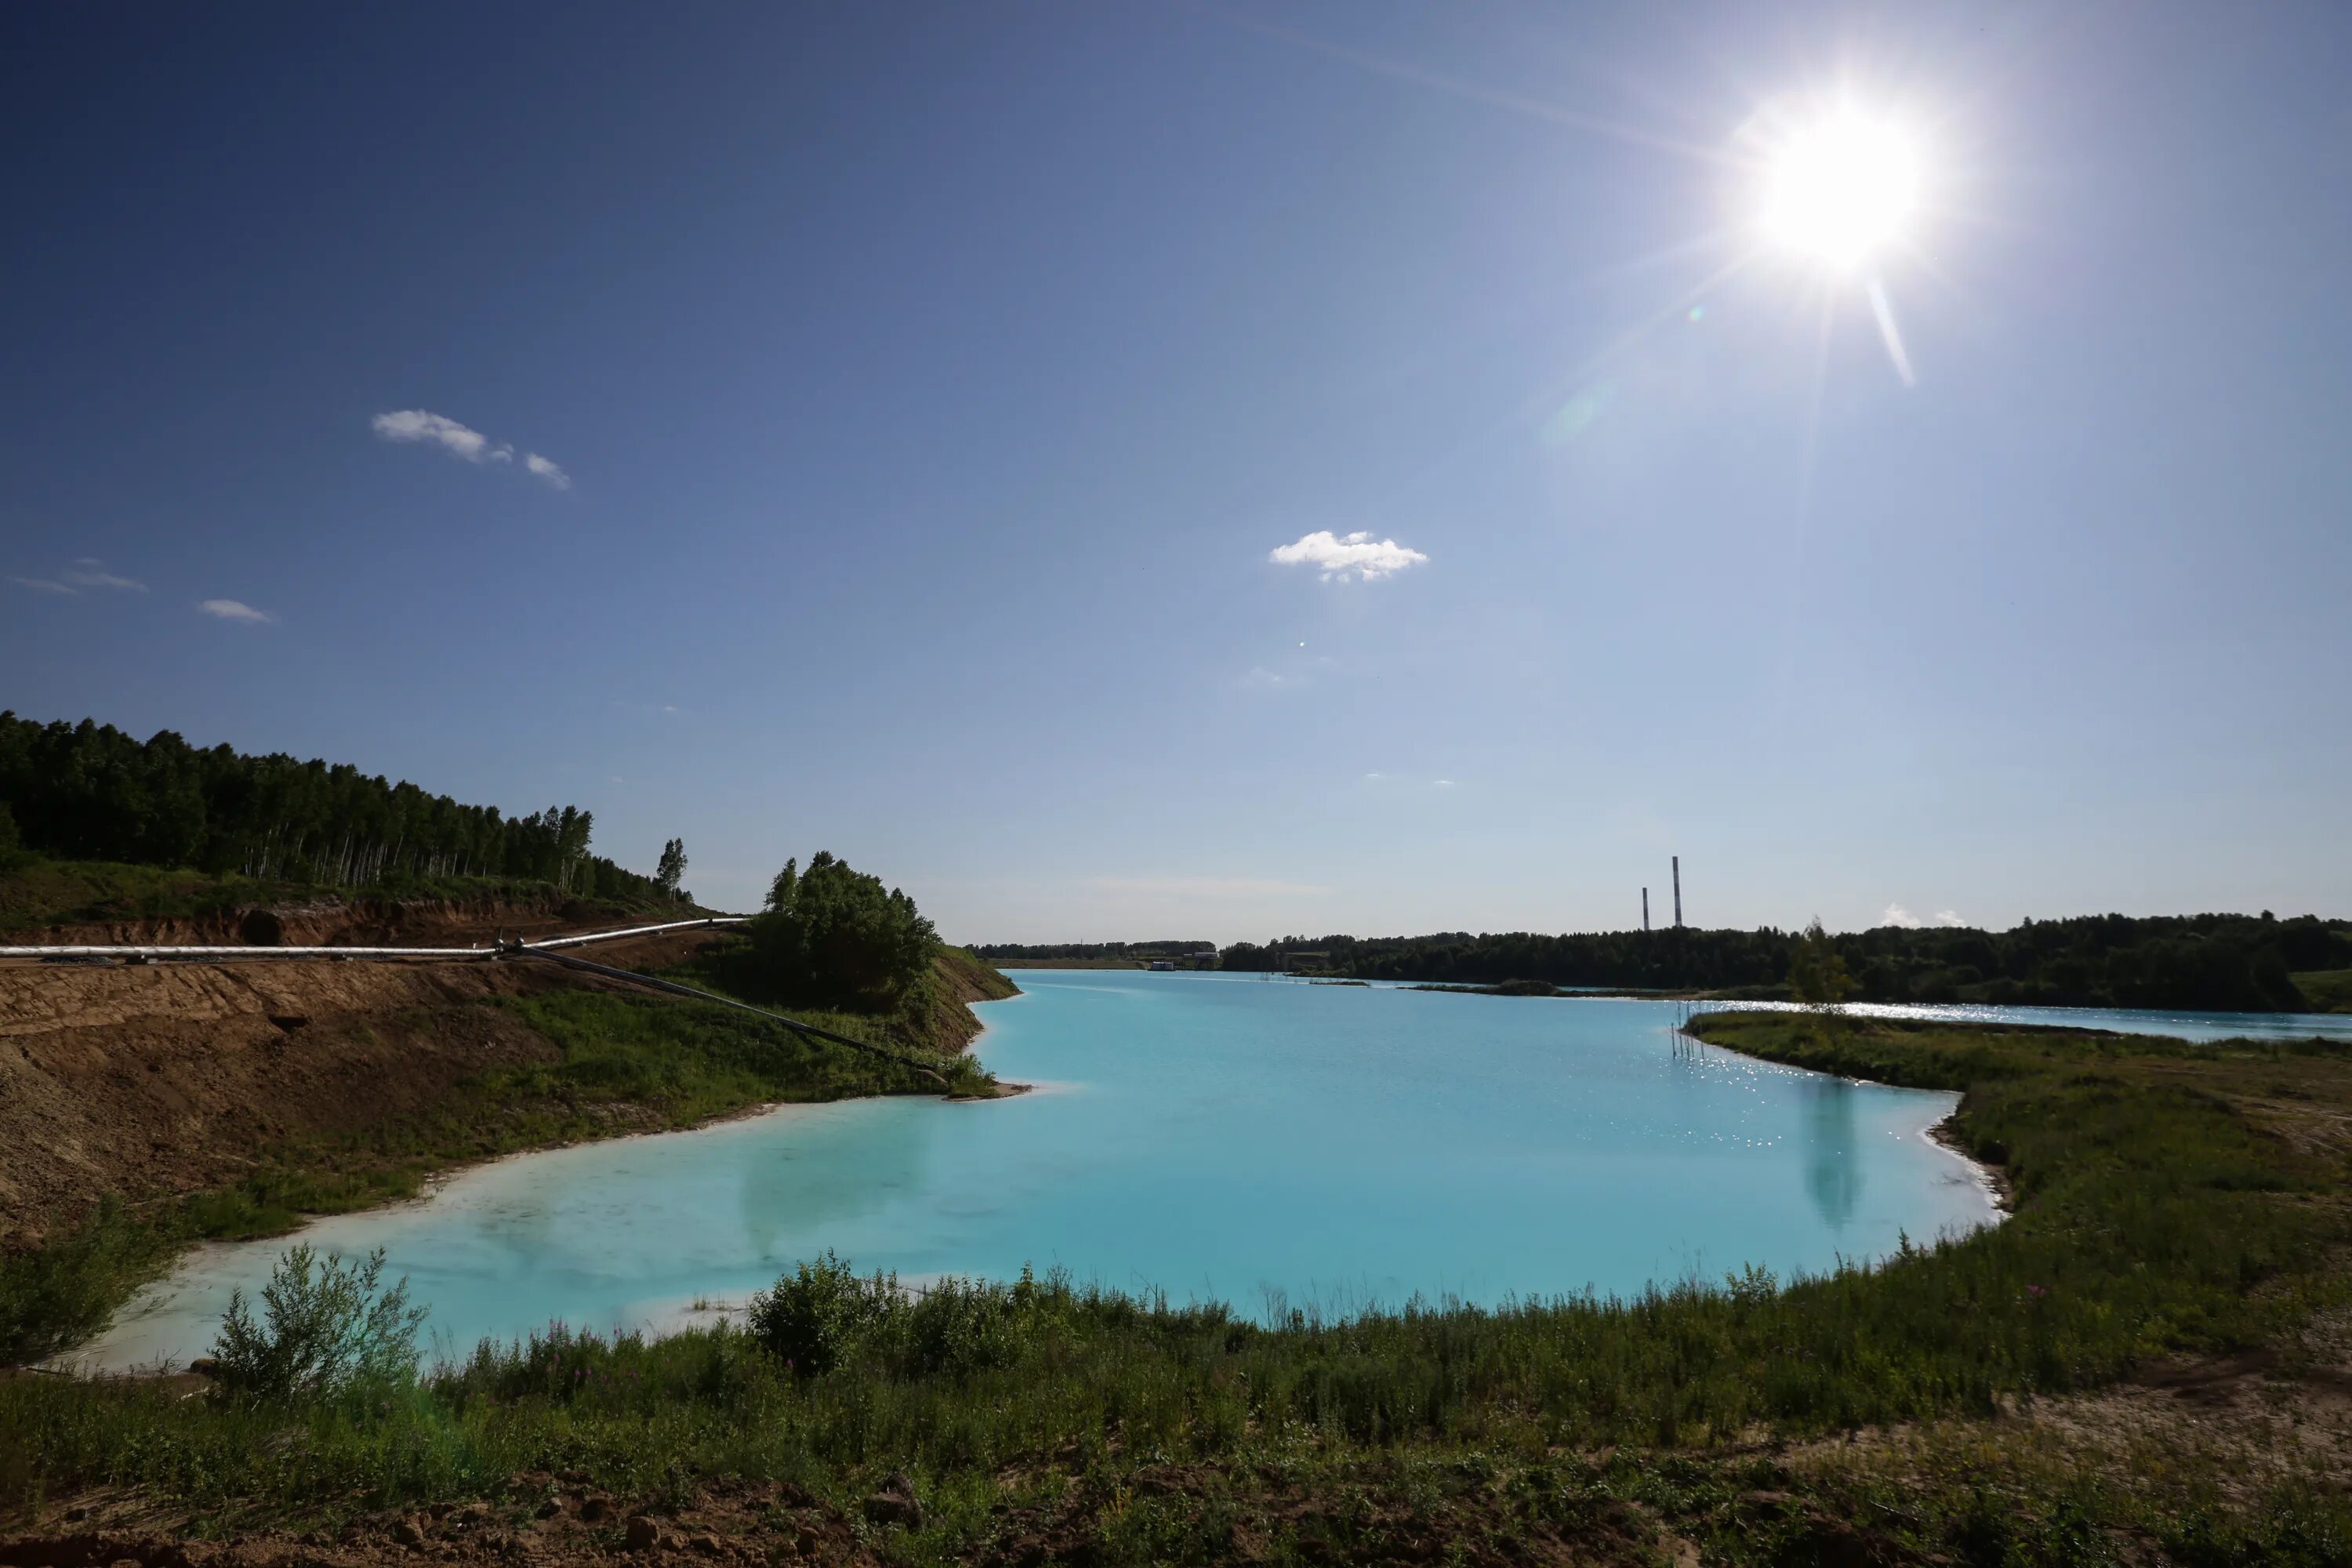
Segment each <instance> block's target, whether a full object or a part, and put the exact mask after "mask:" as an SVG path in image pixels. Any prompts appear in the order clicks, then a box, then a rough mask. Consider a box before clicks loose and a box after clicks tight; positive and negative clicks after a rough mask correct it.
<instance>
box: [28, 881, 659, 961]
mask: <svg viewBox="0 0 2352 1568" xmlns="http://www.w3.org/2000/svg"><path fill="white" fill-rule="evenodd" d="M655 923H657V921H656V917H653V916H636V917H632V916H630V915H629V914H627V913H626V912H625V911H621V910H614V909H608V908H600V907H598V906H596V905H593V904H588V903H583V902H582V901H580V900H575V899H566V898H562V897H561V896H559V895H555V894H550V895H548V896H547V897H545V898H542V899H531V900H515V899H510V898H509V899H500V898H488V897H485V898H479V899H327V900H318V901H315V902H310V903H289V904H272V905H269V906H268V908H266V909H238V910H220V911H217V912H215V913H213V914H206V915H193V916H174V917H170V918H165V919H153V920H131V921H102V922H100V923H97V924H82V925H49V926H42V927H39V928H37V929H33V930H14V931H9V932H8V933H7V937H6V940H7V942H10V943H13V944H16V945H18V946H35V945H38V946H45V947H56V946H62V945H70V944H90V945H121V944H128V943H143V942H162V943H170V944H173V945H179V946H215V945H219V944H223V943H236V944H238V945H243V946H259V947H281V946H282V947H405V946H412V945H414V946H430V947H440V946H463V945H465V944H467V943H468V942H478V943H481V944H483V945H485V946H487V945H488V944H489V943H490V942H492V941H494V940H495V939H496V938H497V937H498V936H499V934H500V933H501V932H503V933H504V934H506V935H508V936H520V937H524V938H536V937H545V936H554V935H558V934H561V933H563V932H567V931H610V930H613V929H614V928H616V927H620V926H628V925H651V924H655ZM605 951H611V950H609V949H608V950H605Z"/></svg>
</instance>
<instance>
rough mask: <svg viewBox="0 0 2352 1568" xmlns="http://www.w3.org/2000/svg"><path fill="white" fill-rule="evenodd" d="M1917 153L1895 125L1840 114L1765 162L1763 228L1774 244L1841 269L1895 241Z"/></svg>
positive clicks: (1909, 199)
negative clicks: (1766, 163)
mask: <svg viewBox="0 0 2352 1568" xmlns="http://www.w3.org/2000/svg"><path fill="white" fill-rule="evenodd" d="M1919 184H1920V168H1919V156H1918V152H1917V150H1916V148H1915V147H1914V146H1913V144H1912V142H1911V140H1910V138H1909V137H1908V136H1906V135H1905V134H1904V132H1902V131H1901V130H1900V129H1899V128H1898V127H1896V126H1895V125H1892V124H1890V123H1888V122H1887V121H1883V120H1878V119H1874V118H1873V117H1871V116H1869V115H1867V114H1864V113H1863V112H1862V111H1860V110H1854V109H1851V108H1848V109H1841V110H1838V111H1837V112H1835V113H1833V114H1832V115H1830V116H1829V117H1828V118H1826V119H1824V120H1822V121H1819V122H1818V123H1816V124H1813V125H1811V126H1808V127H1805V128H1803V129H1801V130H1800V131H1798V132H1795V133H1794V134H1792V135H1791V136H1790V137H1789V139H1788V140H1787V141H1786V142H1782V143H1781V144H1780V146H1779V147H1778V148H1777V149H1775V150H1774V151H1773V153H1772V154H1771V155H1770V158H1769V163H1768V165H1767V169H1766V174H1765V185H1764V204H1763V226H1764V232H1765V234H1766V235H1767V236H1768V237H1770V238H1771V239H1772V240H1774V241H1775V242H1776V243H1778V244H1780V245H1781V246H1784V247H1788V248H1789V249H1790V250H1793V251H1796V252H1798V253H1799V254H1801V255H1804V256H1809V257H1811V258H1814V259H1815V260H1818V261H1821V262H1823V263H1826V264H1827V265H1829V266H1831V267H1832V268H1838V269H1840V270H1844V269H1848V268H1855V267H1859V266H1861V265H1862V264H1863V263H1864V262H1866V261H1868V260H1870V259H1871V258H1873V257H1874V256H1876V255H1877V254H1878V253H1879V252H1880V251H1882V250H1884V249H1885V247H1887V246H1888V245H1889V244H1891V243H1893V242H1894V241H1895V240H1897V239H1899V238H1901V237H1902V235H1903V231H1904V226H1905V224H1906V221H1907V220H1908V219H1909V218H1910V216H1911V215H1912V213H1913V212H1914V211H1915V210H1916V208H1917V206H1918V205H1919Z"/></svg>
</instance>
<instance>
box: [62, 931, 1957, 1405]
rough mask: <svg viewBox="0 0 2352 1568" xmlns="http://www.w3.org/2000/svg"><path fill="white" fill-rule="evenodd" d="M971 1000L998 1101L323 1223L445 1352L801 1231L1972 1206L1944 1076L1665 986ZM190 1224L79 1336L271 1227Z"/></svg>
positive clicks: (1167, 1283)
mask: <svg viewBox="0 0 2352 1568" xmlns="http://www.w3.org/2000/svg"><path fill="white" fill-rule="evenodd" d="M1016 977H1017V978H1018V979H1019V981H1020V983H1021V984H1022V985H1023V987H1024V990H1025V991H1026V992H1027V993H1028V994H1025V995H1024V996H1020V997H1016V998H1014V999H1013V1000H1010V1001H1006V1002H1000V1003H990V1004H987V1005H984V1006H983V1007H982V1016H983V1017H984V1018H985V1019H986V1021H987V1024H988V1033H987V1035H986V1036H985V1037H983V1038H982V1041H981V1043H980V1046H979V1050H980V1052H981V1055H982V1058H983V1059H984V1060H986V1061H987V1063H988V1064H989V1066H990V1067H992V1068H994V1069H995V1070H996V1071H997V1072H998V1073H999V1074H1000V1075H1002V1076H1003V1077H1004V1078H1006V1079H1013V1080H1016V1081H1021V1082H1028V1083H1034V1084H1035V1085H1036V1086H1037V1088H1036V1089H1035V1091H1034V1092H1033V1093H1030V1094H1027V1095H1024V1096H1020V1097H1018V1098H1015V1099H1012V1100H996V1101H991V1102H983V1103H976V1104H948V1103H944V1102H941V1101H940V1100H860V1101H853V1102H849V1103H845V1104H836V1105H824V1106H808V1107H793V1108H788V1109H785V1110H778V1111H774V1112H771V1113H768V1114H765V1115H762V1116H759V1117H755V1118H750V1119H746V1120H743V1121H735V1122H731V1123H728V1124H726V1125H723V1126H720V1127H715V1128H710V1129H706V1130H704V1131H697V1132H688V1133H676V1134H669V1135H666V1136H661V1137H651V1138H634V1139H625V1140H621V1141H618V1142H610V1143H602V1144H593V1145H589V1146H585V1147H581V1148H575V1149H567V1150H561V1151H556V1152H551V1153H545V1154H534V1155H528V1156H523V1157H520V1158H517V1159H512V1160H507V1161H502V1162H500V1163H496V1164H492V1165H488V1166H485V1167H482V1168H480V1169H478V1170H475V1171H472V1172H468V1173H465V1174H463V1175H460V1176H458V1177H457V1178H455V1179H453V1180H451V1181H450V1182H448V1183H446V1184H444V1185H443V1186H441V1187H440V1188H439V1189H437V1190H436V1193H435V1194H433V1195H432V1196H430V1197H428V1198H426V1199H424V1200H421V1201H419V1202H416V1203H412V1204H406V1205H399V1206H397V1207H394V1208H390V1209H383V1210H378V1211H374V1212H373V1213H369V1214H364V1215H345V1216H341V1217H339V1218H336V1219H331V1220H327V1221H323V1222H321V1223H320V1224H318V1225H315V1226H311V1227H310V1230H309V1231H307V1232H306V1233H305V1238H306V1239H308V1240H310V1241H311V1242H312V1243H314V1244H315V1245H317V1246H319V1247H321V1248H322V1249H324V1248H333V1249H337V1250H340V1251H341V1252H343V1253H345V1254H353V1253H358V1252H362V1251H365V1250H366V1249H368V1248H370V1247H377V1246H381V1247H384V1248H386V1249H387V1251H388V1253H389V1255H390V1269H391V1271H392V1272H393V1273H394V1274H405V1275H406V1276H407V1277H408V1279H409V1281H410V1288H411V1289H412V1291H413V1292H414V1294H415V1298H416V1299H417V1300H420V1301H422V1302H424V1303H425V1304H426V1305H428V1306H429V1307H430V1308H431V1309H432V1318H431V1320H430V1325H429V1327H430V1332H431V1333H432V1335H433V1338H434V1341H435V1343H436V1347H437V1348H438V1349H440V1350H441V1351H442V1352H444V1353H450V1352H457V1351H460V1350H463V1349H466V1348H469V1347H470V1346H471V1345H472V1344H473V1342H475V1341H476V1340H478V1338H480V1337H481V1336H484V1335H499V1336H511V1335H516V1334H520V1333H523V1332H526V1331H529V1330H530V1329H532V1328H535V1327H538V1326H540V1325H542V1324H545V1323H547V1322H548V1321H551V1320H555V1319H562V1320H563V1321H567V1322H570V1323H572V1324H574V1325H577V1326H589V1327H595V1328H599V1329H605V1328H613V1327H653V1328H660V1327H666V1326H671V1325H675V1324H677V1323H679V1322H682V1321H692V1320H693V1319H694V1318H695V1316H696V1314H695V1312H694V1311H693V1310H692V1306H693V1303H694V1301H695V1300H696V1298H698V1297H704V1298H709V1299H712V1300H716V1301H719V1302H722V1303H724V1302H740V1300H742V1299H743V1298H744V1297H747V1296H748V1295H749V1294H750V1293H751V1292H752V1291H753V1290H755V1289H759V1288H761V1286H764V1285H766V1284H768V1283H770V1282H771V1281H772V1280H773V1279H775V1277H776V1276H777V1274H778V1273H780V1272H782V1271H783V1270H784V1269H786V1268H789V1267H790V1266H791V1264H792V1263H793V1260H795V1259H797V1258H807V1257H810V1256H812V1255H813V1254H814V1253H816V1252H819V1251H821V1250H823V1249H824V1248H827V1247H831V1248H835V1249H836V1250H838V1251H840V1252H841V1253H842V1254H843V1255H844V1256H845V1257H847V1258H851V1259H853V1260H854V1261H855V1262H856V1264H857V1265H858V1266H859V1267H860V1268H867V1269H871V1268H889V1269H895V1270H897V1271H898V1273H899V1274H900V1275H901V1276H905V1277H909V1278H911V1279H916V1280H920V1279H923V1278H925V1277H935V1276H937V1275H940V1274H944V1273H957V1274H978V1275H985V1276H991V1277H996V1278H1003V1277H1009V1276H1011V1275H1013V1273H1015V1272H1017V1271H1018V1270H1019V1269H1020V1268H1021V1266H1022V1265H1023V1264H1024V1262H1027V1263H1034V1265H1036V1267H1037V1268H1040V1269H1041V1270H1042V1269H1045V1268H1049V1267H1052V1266H1055V1265H1061V1266H1064V1267H1066V1268H1069V1269H1070V1270H1071V1271H1072V1272H1073V1273H1075V1274H1076V1275H1077V1276H1078V1277H1079V1278H1080V1279H1094V1280H1099V1281H1101V1282H1103V1283H1105V1284H1108V1285H1112V1286H1117V1287H1120V1288H1126V1289H1152V1288H1158V1289H1165V1290H1166V1291H1167V1292H1168V1294H1169V1295H1170V1296H1171V1298H1172V1299H1174V1300H1179V1301H1181V1300H1189V1299H1195V1298H1200V1299H1209V1298H1214V1299H1220V1300H1228V1301H1231V1302H1233V1303H1234V1305H1235V1306H1236V1307H1238V1308H1240V1309H1241V1310H1244V1311H1247V1312H1252V1313H1256V1312H1260V1311H1263V1310H1265V1308H1266V1307H1267V1305H1268V1304H1269V1302H1270V1300H1273V1299H1274V1298H1275V1297H1276V1296H1277V1295H1278V1296H1279V1297H1280V1298H1281V1299H1283V1300H1286V1301H1288V1302H1289V1303H1290V1304H1293V1305H1305V1304H1309V1303H1312V1304H1314V1305H1317V1306H1320V1307H1323V1308H1325V1309H1330V1310H1348V1309H1351V1308H1356V1307H1361V1306H1365V1305H1369V1304H1373V1303H1383V1304H1388V1305H1398V1304H1402V1302H1403V1301H1405V1300H1407V1299H1409V1298H1411V1297H1412V1296H1414V1295H1416V1294H1418V1295H1421V1296H1423V1297H1425V1298H1437V1297H1440V1296H1444V1295H1448V1294H1451V1295H1456V1296H1460V1297H1463V1298H1465V1299H1468V1300H1475V1301H1482V1302H1494V1301H1498V1300H1503V1299H1505V1298H1507V1297H1511V1296H1550V1295H1556V1294H1563V1293H1569V1292H1575V1291H1580V1290H1584V1289H1588V1288H1589V1289H1595V1290H1599V1291H1601V1292H1603V1293H1608V1292H1629V1291H1634V1290H1638V1289H1641V1288H1642V1287H1643V1285H1644V1284H1647V1283H1649V1282H1652V1281H1672V1280H1675V1279H1683V1278H1685V1277H1690V1276H1697V1277H1700V1278H1706V1279H1717V1278H1719V1277H1720V1276H1721V1275H1722V1274H1723V1273H1724V1272H1725V1271H1726V1270H1728V1269H1732V1268H1738V1267H1739V1266H1740V1265H1742V1264H1745V1263H1750V1262H1755V1263H1761V1264H1764V1265H1766V1266H1768V1267H1769V1268H1773V1269H1775V1270H1777V1271H1779V1272H1781V1273H1783V1274H1786V1273H1790V1272H1793V1271H1796V1270H1801V1269H1803V1270H1819V1269H1825V1268H1831V1267H1832V1266H1833V1265H1834V1264H1835V1262H1836V1261H1837V1260H1838V1259H1839V1258H1876V1257H1879V1256H1882V1255H1884V1254H1885V1253H1886V1252H1888V1251H1890V1250H1891V1249H1893V1248H1894V1247H1895V1245H1896V1243H1897V1239H1898V1237H1899V1236H1900V1235H1901V1234H1902V1233H1904V1232H1906V1231H1907V1232H1908V1233H1909V1234H1910V1235H1911V1236H1912V1237H1915V1238H1926V1237H1934V1236H1937V1235H1939V1234H1943V1233H1946V1232H1952V1231H1959V1230H1964V1229H1966V1228H1969V1227H1971V1226H1979V1225H1982V1224H1984V1223H1986V1222H1987V1221H1988V1220H1990V1218H1992V1217H1993V1212H1994V1211H1993V1210H1992V1207H1991V1205H1990V1201H1989V1200H1988V1198H1987V1196H1986V1194H1985V1193H1984V1191H1983V1189H1982V1187H1981V1185H1980V1184H1979V1182H1978V1181H1977V1180H1976V1178H1975V1176H1974V1173H1972V1172H1971V1170H1970V1169H1969V1167H1968V1166H1966V1165H1965V1164H1964V1163H1962V1162H1960V1161H1959V1160H1958V1159H1957V1158H1955V1157H1954V1156H1953V1155H1951V1154H1950V1153H1948V1152H1946V1151H1944V1150H1943V1149H1941V1148H1939V1147H1937V1145H1935V1144H1934V1143H1932V1142H1930V1141H1929V1140H1928V1139H1927V1137H1926V1135H1925V1134H1926V1131H1927V1128H1928V1127H1929V1126H1930V1125H1931V1124H1933V1123H1934V1122H1936V1121H1939V1120H1941V1119H1942V1118H1943V1117H1944V1116H1945V1115H1947V1114H1948V1112H1949V1111H1950V1110H1951V1108H1952V1106H1953V1104H1954V1102H1955V1099H1956V1097H1954V1096H1952V1095H1948V1094H1928V1093H1920V1092H1916V1091H1912V1090H1906V1089H1885V1088H1880V1087H1877V1086H1874V1085H1864V1084H1853V1083H1846V1082H1843V1081H1841V1080H1838V1079H1828V1078H1822V1077H1820V1076H1818V1075H1815V1074H1811V1073H1802V1072H1797V1071H1793V1070H1791V1069H1788V1068H1777V1067H1771V1066H1768V1065H1766V1064H1763V1063H1760V1062H1756V1061H1751V1060H1748V1059H1747V1058H1740V1057H1736V1056H1731V1055H1728V1054H1726V1053H1724V1052H1720V1051H1715V1050H1711V1049H1706V1048H1693V1047H1691V1046H1690V1045H1689V1044H1688V1042H1681V1043H1680V1044H1679V1048H1678V1043H1677V1041H1676V1038H1675V1035H1674V1033H1673V1026H1674V1021H1675V1016H1676V1012H1675V1008H1674V1006H1673V1005H1669V1004H1662V1003H1655V1002H1630V1001H1611V1000H1593V999H1578V1000H1561V1001H1541V1000H1518V999H1505V998H1494V997H1475V996H1452V995H1439V994H1426V993H1420V992H1412V991H1402V990H1394V989H1388V988H1358V987H1352V986H1319V985H1318V986H1310V985H1300V984H1280V983H1267V982H1261V981H1257V980H1255V979H1249V978H1244V977H1239V976H1222V975H1197V974H1147V973H1128V972H1121V971H1031V972H1025V973H1018V974H1017V976H1016ZM286 1245H287V1244H286V1242H285V1241H284V1240H282V1239H280V1240H277V1241H271V1242H265V1243H247V1244H239V1245H236V1246H221V1247H207V1248H205V1249H204V1250H203V1251H201V1252H199V1253H198V1254H196V1255H194V1256H193V1257H192V1258H190V1259H188V1260H187V1262H186V1263H185V1265H184V1267H182V1268H180V1269H179V1270H178V1271H176V1272H175V1273H174V1274H173V1276H172V1277H171V1278H170V1279H168V1280H166V1281H164V1282H163V1284H162V1285H161V1286H159V1287H158V1288H157V1289H153V1290H151V1291H149V1292H148V1293H147V1294H146V1295H145V1296H143V1297H142V1299H141V1300H140V1301H138V1302H137V1303H135V1304H134V1307H133V1309H132V1310H131V1311H130V1312H128V1313H127V1314H126V1315H125V1317H124V1319H123V1321H121V1324H120V1325H118V1327H117V1328H116V1329H115V1330H114V1331H112V1332H111V1333H110V1334H109V1335H107V1336H106V1338H105V1339H104V1340H102V1341H100V1342H99V1343H97V1344H96V1345H94V1346H92V1347H90V1348H89V1351H88V1352H85V1353H86V1355H87V1356H88V1358H89V1360H91V1361H92V1362H94V1363H97V1364H100V1365H107V1366H127V1365H145V1364H152V1363H156V1362H158V1361H165V1360H169V1361H174V1362H178V1361H184V1360H186V1359H187V1358H189V1357H190V1356H192V1355H195V1354H200V1353H202V1352H203V1351H204V1350H205V1347H206V1346H207V1345H208V1344H209V1343H210V1342H211V1339H212V1336H213V1333H214V1331H215V1326H216V1324H217V1321H218V1319H219V1315H220V1312H221V1310H223V1308H224V1307H225V1306H226V1301H227V1298H228V1293H229V1290H230V1289H231V1288H232V1287H233V1286H236V1285H243V1286H245V1287H246V1288H247V1289H248V1290H250V1289H253V1288H254V1287H255V1286H256V1285H257V1284H258V1283H259V1282H260V1281H262V1280H263V1279H266V1278H267V1277H268V1271H269V1268H270V1265H271V1262H272V1261H273V1260H274V1259H275V1258H277V1256H278V1254H279V1252H280V1251H281V1250H282V1249H283V1248H284V1247H285V1246H286Z"/></svg>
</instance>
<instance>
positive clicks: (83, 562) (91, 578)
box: [58, 555, 147, 594]
mask: <svg viewBox="0 0 2352 1568" xmlns="http://www.w3.org/2000/svg"><path fill="white" fill-rule="evenodd" d="M58 576H59V577H62V578H63V579H65V581H66V582H68V583H69V584H72V585H73V586H75V587H77V588H120V589H121V590H123V591H124V592H125V593H131V594H143V593H145V592H146V591H147V584H144V583H142V582H138V581H137V580H135V579H133V578H130V577H118V576H116V575H115V574H113V573H111V572H109V571H108V570H107V569H106V563H105V562H103V561H98V560H93V559H92V558H91V557H89V556H87V555H85V556H83V557H82V558H81V559H80V560H79V561H77V562H75V563H73V564H72V565H71V566H69V567H68V568H67V569H66V570H64V571H63V572H60V573H58Z"/></svg>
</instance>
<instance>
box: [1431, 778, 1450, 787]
mask: <svg viewBox="0 0 2352 1568" xmlns="http://www.w3.org/2000/svg"><path fill="white" fill-rule="evenodd" d="M1433 783H1434V784H1435V786H1436V787H1437V788H1439V789H1452V788H1453V787H1454V781H1453V780H1452V779H1437V780H1435V781H1433Z"/></svg>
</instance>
